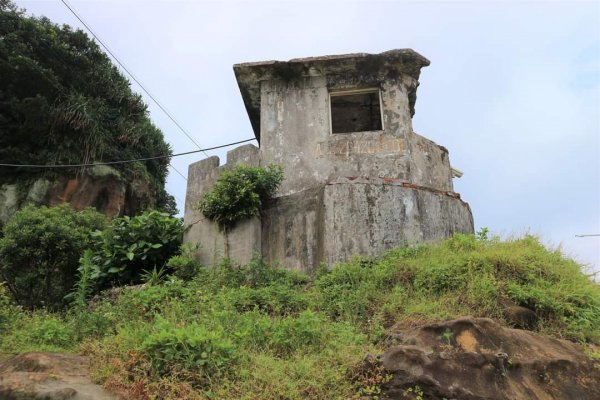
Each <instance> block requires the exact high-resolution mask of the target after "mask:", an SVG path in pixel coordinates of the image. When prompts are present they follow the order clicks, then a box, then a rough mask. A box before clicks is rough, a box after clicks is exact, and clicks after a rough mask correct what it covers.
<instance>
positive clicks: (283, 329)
mask: <svg viewBox="0 0 600 400" xmlns="http://www.w3.org/2000/svg"><path fill="white" fill-rule="evenodd" d="M326 323H327V320H326V318H324V316H323V315H321V314H319V313H316V312H313V311H310V310H306V311H303V312H301V313H300V315H299V316H298V317H286V318H283V319H281V320H279V321H277V322H275V323H274V324H273V327H272V331H271V336H270V346H271V347H272V348H273V350H274V351H275V353H276V354H277V355H279V356H289V355H291V354H292V353H294V352H295V351H297V350H300V349H302V350H303V351H310V350H318V349H319V348H321V346H322V345H323V343H324V342H325V332H324V329H323V325H324V324H326Z"/></svg>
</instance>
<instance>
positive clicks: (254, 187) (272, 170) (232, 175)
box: [198, 164, 283, 230]
mask: <svg viewBox="0 0 600 400" xmlns="http://www.w3.org/2000/svg"><path fill="white" fill-rule="evenodd" d="M282 180H283V168H282V167H281V166H280V165H273V164H272V165H268V166H266V167H253V166H249V165H243V164H238V165H236V166H235V167H233V168H232V169H231V170H230V171H225V172H223V174H221V176H220V177H219V178H218V179H217V181H216V182H215V184H214V185H213V188H212V190H211V191H209V192H206V193H205V194H204V197H203V199H202V201H201V202H200V204H199V205H198V208H199V209H200V211H202V213H203V214H204V216H205V217H206V218H208V219H210V220H212V221H214V222H216V223H217V224H218V225H219V227H221V229H224V230H227V229H229V228H231V227H233V226H234V225H235V224H236V223H238V222H240V221H243V220H245V219H248V218H252V217H257V216H259V215H260V212H261V210H262V207H263V204H264V203H265V202H266V201H267V200H268V199H270V198H271V197H273V195H275V192H276V191H277V188H278V187H279V185H280V184H281V181H282Z"/></svg>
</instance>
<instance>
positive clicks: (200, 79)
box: [17, 0, 600, 271]
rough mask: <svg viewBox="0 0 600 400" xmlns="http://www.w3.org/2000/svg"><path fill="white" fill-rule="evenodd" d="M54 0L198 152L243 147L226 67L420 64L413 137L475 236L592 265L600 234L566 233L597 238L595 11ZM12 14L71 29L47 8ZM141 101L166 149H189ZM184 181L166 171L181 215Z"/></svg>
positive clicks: (553, 4)
mask: <svg viewBox="0 0 600 400" xmlns="http://www.w3.org/2000/svg"><path fill="white" fill-rule="evenodd" d="M69 3H70V4H71V5H72V6H73V7H74V8H75V9H76V10H77V11H78V12H79V14H80V15H81V16H82V17H83V18H84V20H85V21H86V22H87V23H88V24H89V25H91V27H92V29H93V30H94V31H95V32H96V33H97V34H98V35H99V36H100V38H101V39H102V40H103V41H104V42H105V43H106V44H107V45H108V46H109V47H110V48H111V49H112V51H113V52H114V53H115V54H116V55H117V57H119V58H120V59H121V61H123V62H124V63H125V65H126V66H127V67H128V68H129V69H130V70H131V71H132V72H133V73H134V74H135V75H136V76H137V78H138V79H139V80H140V81H141V82H142V83H143V84H144V85H145V86H146V88H147V89H148V90H149V91H150V92H151V93H152V94H153V95H154V96H155V97H156V98H157V99H158V100H159V101H160V102H161V103H162V104H163V105H164V106H165V107H166V108H167V109H168V110H169V111H170V112H171V114H172V115H173V116H174V117H175V118H176V119H177V120H178V121H179V122H180V123H181V125H182V126H183V127H184V128H185V129H186V130H188V131H189V132H190V133H191V135H192V136H193V137H194V139H195V140H196V142H198V143H199V144H200V145H201V146H203V147H211V146H217V145H220V144H223V143H228V142H233V141H237V140H243V139H247V138H250V137H253V133H252V129H251V127H250V123H249V120H248V117H247V115H246V111H245V109H244V105H243V102H242V99H241V96H240V93H239V89H238V87H237V83H236V80H235V77H234V74H233V70H232V65H233V64H234V63H239V62H248V61H262V60H288V59H290V58H296V57H305V56H318V55H326V54H343V53H356V52H367V53H379V52H382V51H386V50H390V49H395V48H412V49H414V50H415V51H417V52H419V53H421V54H422V55H424V56H425V57H427V58H428V59H429V60H431V65H430V66H429V67H427V68H425V69H423V71H422V73H421V78H420V82H421V86H420V87H419V90H418V93H417V95H418V98H417V103H416V114H415V117H414V120H413V126H414V129H415V131H416V132H418V133H419V134H421V135H423V136H425V137H427V138H430V139H432V140H434V141H435V142H437V143H438V144H440V145H443V146H445V147H447V148H448V149H449V151H450V160H451V163H452V165H453V166H454V167H456V168H458V169H460V170H462V171H463V172H464V173H465V175H464V176H463V177H462V178H460V179H455V180H454V184H455V190H456V191H457V192H460V193H461V195H462V198H463V199H464V200H466V201H467V202H468V203H469V204H470V205H471V209H472V210H473V215H474V218H475V226H476V229H479V228H480V227H483V226H485V227H488V228H489V229H490V230H491V231H492V232H494V233H498V234H500V235H502V236H510V235H521V234H523V233H526V232H529V233H534V234H538V235H540V236H541V237H542V239H543V241H544V242H545V243H547V244H550V245H552V246H558V245H561V246H562V250H563V252H565V253H566V254H568V255H570V256H572V257H573V258H575V259H577V260H578V261H581V262H583V263H586V264H588V265H590V266H592V268H593V269H595V270H597V271H600V237H586V238H576V237H575V235H576V234H600V2H598V1H588V2H576V1H568V2H557V1H541V2H516V1H496V2H487V1H462V2H456V1H435V2H431V1H418V2H417V1H413V2H409V1H364V2H354V1H348V0H345V1H340V2H336V1H325V0H321V1H314V2H313V1H281V0H280V1H276V2H275V1H272V2H267V1H260V2H259V1H253V2H250V1H236V2H233V1H218V2H207V1H187V2H179V1H128V0H120V1H99V0H88V1H77V0H70V1H69ZM17 4H18V5H19V6H21V7H24V8H26V9H27V10H28V12H29V13H33V14H35V15H38V16H39V15H45V16H47V17H48V18H50V19H51V20H53V21H55V22H57V23H66V24H69V25H71V26H75V27H81V28H83V26H82V25H81V23H80V22H79V21H77V20H76V19H75V17H74V16H73V15H72V14H71V13H70V11H69V10H68V9H67V8H66V7H65V6H64V5H63V4H62V3H61V2H60V0H44V1H24V0H23V1H21V0H18V1H17ZM133 88H134V90H136V91H138V92H141V90H140V89H139V87H137V86H136V85H135V84H134V85H133ZM144 98H145V99H146V101H147V103H148V104H149V108H150V113H151V117H152V120H153V121H154V123H155V124H156V125H157V126H158V127H160V128H161V129H162V131H163V132H164V134H165V137H166V140H167V141H168V142H169V143H170V144H171V146H172V147H173V150H174V152H176V153H177V152H183V151H190V150H195V149H196V146H195V145H194V144H193V143H192V142H191V141H190V140H189V139H188V138H186V137H185V136H184V134H183V133H181V131H179V130H178V128H177V127H176V126H175V125H174V124H173V123H172V122H171V121H170V120H169V119H168V118H167V117H166V116H165V114H164V113H163V112H162V111H161V110H160V109H159V108H158V107H157V106H156V105H155V104H154V103H152V101H151V100H150V99H149V98H148V97H147V96H146V95H145V94H144ZM209 155H219V156H220V157H221V160H222V162H224V158H225V157H224V155H225V151H220V152H209ZM202 157H203V156H202V155H201V154H196V155H190V156H185V157H180V158H175V159H173V161H172V164H173V165H174V166H175V168H177V169H178V170H179V171H180V172H182V173H183V174H184V175H187V166H188V165H189V164H190V163H192V162H195V161H197V160H199V159H201V158H202ZM185 187H186V182H185V180H184V179H183V178H182V177H180V176H179V175H178V174H177V173H175V172H174V171H171V173H170V175H169V179H168V185H167V190H168V191H169V192H170V193H171V194H173V195H174V196H175V197H176V198H177V202H178V205H179V209H180V210H183V201H184V199H185Z"/></svg>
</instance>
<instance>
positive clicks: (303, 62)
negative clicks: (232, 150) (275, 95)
mask: <svg viewBox="0 0 600 400" xmlns="http://www.w3.org/2000/svg"><path fill="white" fill-rule="evenodd" d="M428 65H429V60H428V59H426V58H425V57H423V56H422V55H420V54H419V53H417V52H416V51H414V50H412V49H397V50H390V51H386V52H383V53H379V54H369V53H355V54H341V55H331V56H322V57H308V58H294V59H291V60H289V61H260V62H251V63H242V64H235V65H234V66H233V71H234V72H235V76H236V79H237V82H238V86H239V87H240V92H241V93H242V99H243V100H244V105H245V106H246V111H247V112H248V117H249V118H250V123H251V124H252V129H253V130H254V135H255V136H256V140H258V141H259V142H260V100H261V99H260V96H261V92H260V84H261V82H262V81H268V80H286V81H289V80H292V79H295V78H303V77H310V76H327V75H348V74H361V75H362V74H372V75H376V74H378V73H381V72H382V71H386V73H390V72H392V73H395V74H396V75H398V74H399V73H404V74H408V75H409V76H411V77H413V78H415V79H416V80H418V79H419V74H420V72H421V68H422V67H426V66H428ZM415 98H416V97H415V96H410V99H409V101H410V103H411V104H410V107H411V113H414V103H415Z"/></svg>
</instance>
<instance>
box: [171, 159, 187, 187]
mask: <svg viewBox="0 0 600 400" xmlns="http://www.w3.org/2000/svg"><path fill="white" fill-rule="evenodd" d="M169 167H171V168H172V169H173V171H175V172H177V173H178V174H179V176H181V177H182V178H183V180H184V181H186V182H187V178H186V177H185V176H184V175H183V174H182V173H181V172H179V170H178V169H177V168H175V166H174V165H173V164H171V163H169Z"/></svg>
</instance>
